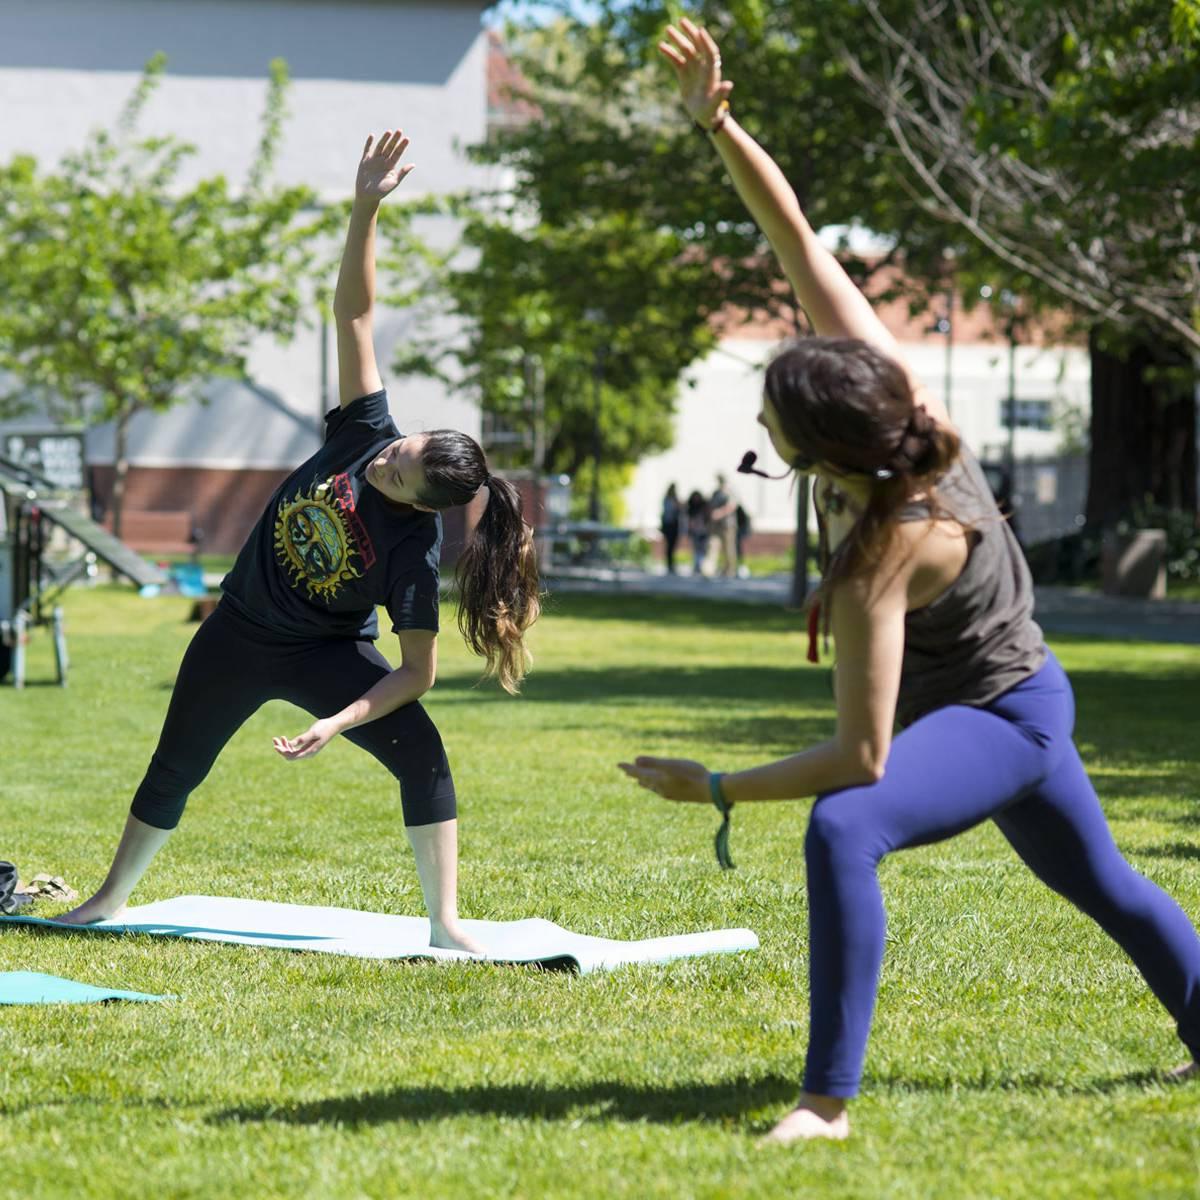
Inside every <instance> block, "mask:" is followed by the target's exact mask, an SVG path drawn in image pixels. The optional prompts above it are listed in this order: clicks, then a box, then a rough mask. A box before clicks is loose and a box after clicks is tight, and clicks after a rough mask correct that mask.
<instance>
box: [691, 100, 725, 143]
mask: <svg viewBox="0 0 1200 1200" xmlns="http://www.w3.org/2000/svg"><path fill="white" fill-rule="evenodd" d="M729 118H730V110H729V101H728V100H726V99H724V98H723V97H722V99H721V102H720V103H719V104H718V105H716V106H715V107H714V108H707V109H705V110H704V112H702V113H700V114H699V115H696V114H693V115H692V120H693V122H694V123H695V125H696V127H697V128H698V129H699V130H700V132H701V133H707V134H712V135H715V134H718V133H720V132H721V130H722V129H724V128H725V122H726V121H728V120H729Z"/></svg>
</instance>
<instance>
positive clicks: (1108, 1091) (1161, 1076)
mask: <svg viewBox="0 0 1200 1200" xmlns="http://www.w3.org/2000/svg"><path fill="white" fill-rule="evenodd" d="M1185 1054H1186V1051H1184V1050H1183V1049H1182V1048H1181V1049H1180V1054H1179V1057H1180V1061H1181V1062H1182V1061H1183V1058H1184V1056H1185ZM867 1085H868V1086H869V1087H870V1088H872V1089H875V1088H887V1089H888V1090H889V1091H893V1092H900V1093H905V1094H912V1093H920V1094H933V1095H939V1096H940V1095H946V1096H950V1095H953V1094H954V1093H955V1092H984V1093H986V1092H999V1093H1013V1092H1019V1093H1022V1094H1026V1095H1039V1094H1043V1093H1044V1094H1046V1095H1055V1096H1109V1095H1112V1094H1113V1093H1115V1092H1123V1091H1144V1090H1145V1089H1147V1088H1155V1089H1157V1088H1159V1087H1181V1086H1186V1085H1184V1084H1178V1083H1173V1082H1171V1081H1170V1080H1169V1079H1168V1078H1167V1076H1166V1072H1165V1071H1158V1070H1155V1071H1128V1072H1126V1073H1125V1074H1124V1075H1108V1076H1106V1075H1101V1076H1098V1077H1096V1078H1094V1079H1083V1080H1080V1081H1079V1082H1077V1083H1068V1082H1065V1081H1064V1080H1062V1079H1051V1078H1048V1077H1047V1076H1044V1075H1015V1076H1012V1077H1011V1078H1010V1077H1008V1076H991V1077H989V1076H984V1077H983V1078H981V1079H911V1078H908V1077H906V1076H904V1075H895V1074H892V1075H870V1074H868V1076H867Z"/></svg>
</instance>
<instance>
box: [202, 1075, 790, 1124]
mask: <svg viewBox="0 0 1200 1200" xmlns="http://www.w3.org/2000/svg"><path fill="white" fill-rule="evenodd" d="M799 1090H800V1085H799V1082H798V1081H797V1080H795V1079H784V1078H783V1077H781V1076H777V1075H768V1076H766V1077H764V1078H762V1079H753V1080H751V1079H730V1080H725V1081H722V1082H719V1083H681V1084H676V1085H674V1086H671V1087H637V1086H636V1085H634V1084H628V1083H618V1082H615V1081H610V1080H600V1081H597V1082H595V1083H580V1084H575V1085H568V1086H558V1087H556V1086H546V1085H543V1084H491V1085H477V1086H469V1085H468V1086H465V1087H395V1088H389V1089H388V1090H386V1091H380V1092H365V1093H363V1094H361V1095H352V1096H334V1097H331V1098H330V1099H327V1100H310V1101H307V1102H303V1103H298V1104H284V1105H279V1104H261V1105H257V1104H255V1105H242V1106H238V1107H236V1108H228V1109H225V1110H223V1111H221V1112H218V1113H213V1114H212V1115H211V1116H209V1117H208V1122H209V1123H210V1124H216V1125H221V1124H242V1123H246V1122H255V1121H278V1122H281V1123H283V1124H285V1125H348V1126H361V1125H382V1124H386V1123H388V1122H391V1121H414V1122H425V1121H439V1120H446V1119H447V1118H451V1117H462V1116H471V1115H475V1116H499V1117H519V1118H527V1119H531V1120H539V1121H565V1120H568V1119H569V1120H576V1119H580V1118H582V1119H584V1120H592V1121H613V1120H616V1121H632V1122H637V1121H656V1122H661V1123H663V1124H667V1125H675V1124H679V1123H680V1122H684V1121H712V1122H724V1121H729V1120H736V1119H738V1118H740V1117H742V1116H743V1115H744V1114H745V1113H746V1112H748V1111H751V1110H754V1109H759V1108H766V1107H772V1106H778V1105H783V1104H792V1103H794V1102H795V1099H796V1097H797V1095H798V1094H799Z"/></svg>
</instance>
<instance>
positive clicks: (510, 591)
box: [457, 475, 542, 694]
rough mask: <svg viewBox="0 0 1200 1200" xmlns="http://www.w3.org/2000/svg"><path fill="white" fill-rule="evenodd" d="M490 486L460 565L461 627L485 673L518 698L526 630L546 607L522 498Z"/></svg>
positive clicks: (525, 663) (500, 482)
mask: <svg viewBox="0 0 1200 1200" xmlns="http://www.w3.org/2000/svg"><path fill="white" fill-rule="evenodd" d="M487 487H488V493H489V494H488V502H487V507H486V508H485V509H484V510H483V515H482V516H481V517H480V519H479V524H478V525H477V526H476V527H475V532H474V533H473V534H472V535H471V539H470V541H468V543H467V545H466V548H465V549H464V550H463V553H462V556H461V557H460V558H459V560H458V570H457V575H458V591H459V609H458V628H459V631H460V632H461V633H462V635H463V638H464V639H465V641H466V643H467V645H468V646H469V647H470V648H471V650H473V651H474V652H475V653H476V654H478V655H481V656H482V657H483V658H485V659H487V674H488V675H494V676H495V677H496V678H497V679H499V681H500V686H501V687H502V688H503V689H504V690H505V691H506V692H508V693H509V694H515V693H516V692H518V691H519V690H520V685H521V680H522V679H523V678H524V676H525V672H526V671H527V670H528V668H529V664H530V661H531V657H530V654H529V650H528V649H527V648H526V646H525V631H526V630H527V629H528V628H529V626H530V625H532V624H533V622H534V621H536V620H537V618H538V614H539V613H540V612H541V607H542V606H541V600H540V598H539V585H540V578H539V575H538V566H537V555H536V553H535V551H534V545H533V531H532V530H531V529H530V528H529V526H528V525H526V524H525V522H524V521H523V520H522V518H521V496H520V493H519V492H518V491H517V489H516V488H515V487H513V485H512V484H511V483H509V482H508V480H507V479H497V478H496V477H495V476H494V475H489V476H488V477H487Z"/></svg>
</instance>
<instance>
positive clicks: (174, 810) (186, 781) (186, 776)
mask: <svg viewBox="0 0 1200 1200" xmlns="http://www.w3.org/2000/svg"><path fill="white" fill-rule="evenodd" d="M203 779H204V772H199V773H197V772H194V771H188V770H184V769H181V768H179V767H173V766H171V765H170V764H169V763H167V762H164V761H163V760H162V759H161V758H159V756H158V755H157V754H155V755H154V756H153V757H152V758H151V760H150V766H149V769H148V770H147V771H146V775H145V777H144V778H143V780H142V783H141V786H140V787H139V788H138V790H137V794H136V795H135V796H134V798H133V805H132V807H131V808H130V812H132V813H133V815H134V816H135V817H137V819H138V820H139V821H142V822H143V823H145V824H146V825H153V826H154V827H155V828H156V829H174V828H175V826H176V825H178V824H179V818H180V817H182V816H183V810H184V807H185V806H186V804H187V799H188V796H189V795H190V794H191V792H192V791H193V790H194V789H195V788H196V787H198V786H199V785H200V783H201V782H202V781H203Z"/></svg>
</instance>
